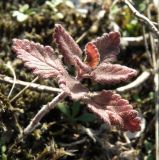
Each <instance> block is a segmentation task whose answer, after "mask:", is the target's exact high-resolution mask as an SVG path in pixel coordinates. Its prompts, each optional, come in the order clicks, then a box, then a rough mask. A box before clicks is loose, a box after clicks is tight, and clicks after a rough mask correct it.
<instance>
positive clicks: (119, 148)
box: [0, 0, 157, 160]
mask: <svg viewBox="0 0 159 160" xmlns="http://www.w3.org/2000/svg"><path fill="white" fill-rule="evenodd" d="M113 2H114V1H113V0H100V1H96V0H34V1H33V0H1V1H0V77H1V78H2V77H3V75H6V76H9V77H13V72H12V71H11V69H10V68H12V69H13V70H14V72H15V75H16V78H17V79H19V80H23V81H27V82H30V81H32V79H33V78H34V77H35V76H34V75H33V74H31V73H30V71H29V70H28V69H26V68H25V67H24V66H23V64H22V62H21V61H20V60H18V59H17V58H16V56H15V54H14V53H13V52H12V50H11V45H12V39H13V38H20V39H24V38H25V39H29V40H33V41H35V42H39V43H42V44H44V45H46V44H47V45H51V46H53V47H55V44H54V42H53V40H52V34H53V31H54V30H53V29H54V24H55V23H60V24H62V25H63V26H64V28H65V29H66V30H67V31H69V33H70V34H71V35H72V37H74V39H75V40H77V39H78V40H79V38H80V41H79V45H80V46H81V47H82V48H84V46H85V44H86V43H87V42H88V41H91V40H93V39H94V38H95V37H97V36H100V35H102V34H103V33H104V32H109V31H113V30H118V31H119V32H120V33H121V37H129V38H130V37H133V38H134V39H136V38H137V37H139V36H143V30H145V32H146V34H149V30H148V28H144V29H143V24H142V23H141V22H140V21H139V20H138V19H137V18H135V17H134V15H133V14H132V12H131V11H130V9H129V8H128V7H127V6H126V5H124V4H115V5H113V6H112V3H113ZM133 5H134V6H135V7H136V9H138V10H139V11H140V13H143V14H145V15H147V14H148V13H147V10H149V12H150V13H151V19H152V20H153V21H157V9H156V8H155V6H154V4H153V3H152V2H151V1H150V2H149V1H148V0H134V1H133ZM148 42H149V40H148ZM148 45H149V44H148ZM150 50H151V48H150ZM117 63H120V64H123V65H126V66H129V67H132V68H134V69H136V70H137V71H138V73H139V74H140V73H142V72H143V71H145V70H147V69H150V68H151V64H150V61H149V59H148V57H147V54H146V50H145V43H144V40H143V39H142V40H141V41H140V42H136V40H134V42H133V43H129V42H127V43H126V42H125V41H121V52H120V55H119V56H118V61H117ZM8 66H11V67H8ZM0 81H1V82H0V83H1V84H0V160H58V159H59V160H118V159H122V160H154V159H155V156H154V155H155V134H154V130H155V125H154V123H155V118H154V116H155V109H154V108H155V107H154V106H155V102H154V101H155V100H154V99H155V97H154V87H153V78H152V77H150V78H149V79H148V80H147V81H145V82H144V83H142V84H141V85H140V86H139V87H137V88H134V89H131V90H129V91H127V92H123V93H121V94H122V96H123V97H124V98H126V99H128V100H129V101H130V102H131V104H133V106H134V108H135V109H136V110H138V111H139V113H140V114H141V117H142V131H141V132H139V133H137V134H130V133H129V132H126V133H123V132H121V131H120V130H118V129H117V128H116V127H112V128H109V127H108V126H106V124H103V122H102V121H101V120H99V119H98V118H96V117H95V116H94V115H93V114H92V113H90V112H89V111H88V110H87V108H86V106H85V105H84V104H81V103H80V102H73V101H71V100H70V99H68V98H67V99H66V100H65V102H63V103H59V104H58V106H57V107H56V108H55V109H54V110H53V111H51V112H50V113H49V114H47V115H46V116H45V117H44V118H43V119H42V122H41V124H40V125H39V126H38V127H37V129H35V130H34V131H33V133H32V134H30V135H28V136H27V137H25V138H24V139H23V140H21V141H20V142H19V143H17V144H15V140H16V138H17V137H18V136H19V135H20V133H21V132H22V130H23V129H24V128H25V127H26V126H27V125H28V123H29V122H30V120H31V119H32V118H33V117H34V115H35V114H36V113H37V111H38V110H39V108H40V107H41V106H42V105H44V104H46V103H47V102H49V101H50V100H52V98H53V97H54V96H55V95H56V93H47V92H40V91H34V90H32V89H27V90H26V91H25V92H24V93H23V94H21V95H20V96H19V97H18V98H17V99H15V100H14V101H12V102H10V99H11V98H13V97H14V96H15V95H16V94H17V93H18V92H19V91H21V90H22V88H23V87H21V86H17V85H16V86H15V88H14V90H13V92H12V95H11V96H10V97H8V94H9V92H10V90H11V87H12V84H8V83H5V82H4V81H2V80H0ZM36 83H39V84H43V85H48V86H52V87H58V86H57V84H56V83H55V82H54V80H52V79H47V80H42V79H40V80H38V81H37V82H36ZM85 83H86V84H87V85H90V86H93V88H91V89H92V90H99V89H101V88H105V89H115V88H116V87H119V86H122V85H125V84H126V83H123V84H120V85H113V86H107V85H102V86H101V85H98V84H95V83H92V82H89V81H86V82H85ZM13 144H15V145H14V146H13Z"/></svg>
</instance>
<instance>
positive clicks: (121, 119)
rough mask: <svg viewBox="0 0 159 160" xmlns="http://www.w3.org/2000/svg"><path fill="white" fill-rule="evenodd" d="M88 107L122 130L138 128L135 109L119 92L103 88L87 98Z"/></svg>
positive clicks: (138, 119) (136, 129)
mask: <svg viewBox="0 0 159 160" xmlns="http://www.w3.org/2000/svg"><path fill="white" fill-rule="evenodd" d="M87 103H88V108H89V109H90V110H91V111H92V112H94V113H95V114H96V115H97V116H99V117H100V118H101V119H102V120H103V121H104V122H105V123H107V124H109V125H117V126H119V127H120V128H121V129H122V130H125V131H126V130H129V131H131V132H135V131H138V130H140V125H139V124H140V118H139V117H137V111H135V110H133V107H132V106H131V105H130V104H129V102H128V101H127V100H125V99H122V98H121V96H120V95H119V94H115V93H114V92H112V91H106V90H103V91H102V92H99V93H98V94H96V95H94V96H91V98H90V100H87Z"/></svg>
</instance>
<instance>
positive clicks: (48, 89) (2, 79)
mask: <svg viewBox="0 0 159 160" xmlns="http://www.w3.org/2000/svg"><path fill="white" fill-rule="evenodd" d="M0 82H3V83H4V82H5V83H10V84H13V83H14V80H13V78H11V77H8V76H5V75H1V74H0ZM15 84H16V85H19V86H28V85H29V88H30V89H33V90H36V91H40V92H43V91H44V92H49V93H52V92H58V93H60V92H61V91H62V90H61V89H59V88H53V87H49V86H45V85H41V84H37V83H30V82H25V81H21V80H18V79H16V81H15Z"/></svg>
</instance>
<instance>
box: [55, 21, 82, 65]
mask: <svg viewBox="0 0 159 160" xmlns="http://www.w3.org/2000/svg"><path fill="white" fill-rule="evenodd" d="M53 38H54V41H55V42H56V44H57V46H58V49H59V51H60V53H61V54H62V55H63V56H64V59H65V62H66V63H67V64H72V65H75V61H74V58H73V56H74V55H76V56H78V57H80V58H81V57H82V51H81V49H80V48H79V46H78V45H77V43H76V42H75V41H74V40H73V38H72V37H71V36H70V35H69V33H68V32H66V30H65V29H64V28H63V27H62V26H61V25H60V24H56V25H55V32H54V35H53Z"/></svg>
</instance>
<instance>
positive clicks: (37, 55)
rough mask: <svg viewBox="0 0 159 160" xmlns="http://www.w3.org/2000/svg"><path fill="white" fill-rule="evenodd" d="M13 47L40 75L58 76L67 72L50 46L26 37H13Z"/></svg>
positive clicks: (18, 55)
mask: <svg viewBox="0 0 159 160" xmlns="http://www.w3.org/2000/svg"><path fill="white" fill-rule="evenodd" d="M12 49H13V50H14V51H15V53H16V54H17V57H18V58H20V59H21V60H22V61H23V62H24V64H25V66H27V67H28V68H30V69H32V70H33V73H34V74H36V75H38V76H41V77H43V78H49V77H57V76H58V75H59V74H60V75H61V73H63V72H66V71H65V70H64V68H63V66H62V64H61V62H60V60H59V59H57V56H56V55H55V53H54V50H53V49H52V48H51V47H50V46H43V45H41V44H39V43H35V42H32V41H29V40H26V39H24V40H20V39H13V46H12Z"/></svg>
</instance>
